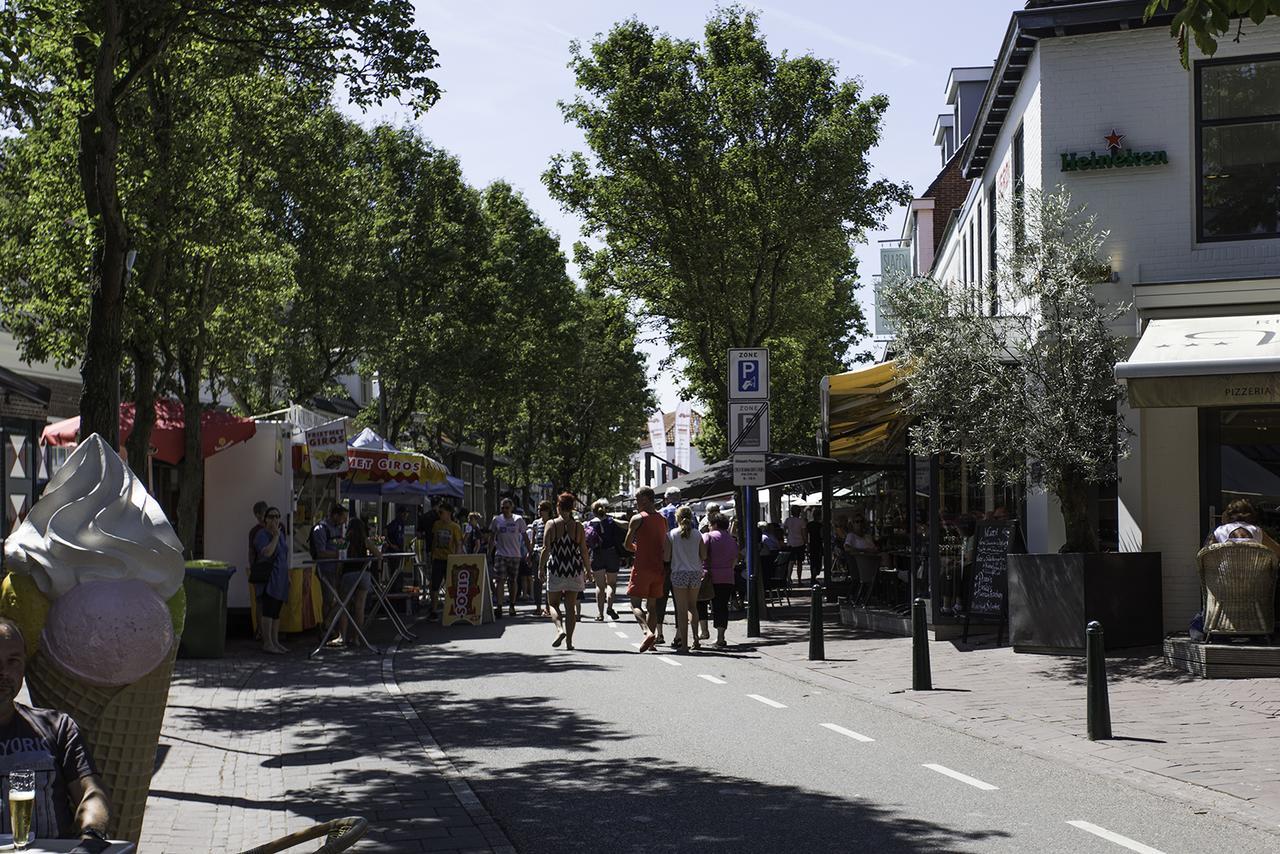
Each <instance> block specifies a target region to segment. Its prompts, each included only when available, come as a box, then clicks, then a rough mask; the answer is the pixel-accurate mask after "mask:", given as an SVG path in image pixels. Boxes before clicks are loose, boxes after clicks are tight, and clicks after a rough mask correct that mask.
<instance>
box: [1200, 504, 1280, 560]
mask: <svg viewBox="0 0 1280 854" xmlns="http://www.w3.org/2000/svg"><path fill="white" fill-rule="evenodd" d="M1257 521H1258V513H1257V511H1256V510H1255V509H1254V507H1253V504H1251V503H1250V502H1249V501H1248V500H1247V499H1244V498H1237V499H1236V500H1235V501H1232V502H1231V503H1230V504H1228V505H1227V509H1226V510H1223V511H1222V524H1221V525H1219V526H1218V527H1217V528H1215V529H1214V530H1213V533H1211V534H1210V535H1209V536H1208V538H1207V539H1206V540H1205V545H1206V546H1210V545H1213V544H1214V543H1225V542H1229V541H1231V540H1251V541H1253V542H1255V543H1262V545H1264V546H1266V547H1267V548H1269V549H1271V551H1272V552H1274V553H1275V554H1276V556H1277V557H1280V543H1277V542H1276V541H1275V540H1273V539H1272V538H1271V536H1270V535H1269V534H1267V532H1266V531H1264V530H1262V528H1260V527H1258V524H1257Z"/></svg>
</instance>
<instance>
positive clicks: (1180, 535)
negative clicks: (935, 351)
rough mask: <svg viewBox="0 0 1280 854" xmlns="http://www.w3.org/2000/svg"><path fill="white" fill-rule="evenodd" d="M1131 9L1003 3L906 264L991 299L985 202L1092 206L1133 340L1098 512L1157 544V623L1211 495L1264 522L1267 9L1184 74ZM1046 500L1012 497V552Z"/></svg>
mask: <svg viewBox="0 0 1280 854" xmlns="http://www.w3.org/2000/svg"><path fill="white" fill-rule="evenodd" d="M1145 6H1146V3H1145V2H1143V0H1111V2H1090V3H1063V2H1032V3H1028V4H1027V8H1025V9H1022V10H1018V11H1016V12H1014V13H1013V15H1012V20H1011V22H1010V25H1009V28H1008V30H1007V32H1006V34H1005V38H1004V41H1003V43H1002V45H1001V49H1000V54H999V58H998V60H997V63H996V65H995V67H994V70H993V71H992V73H991V77H990V82H989V83H988V84H987V85H986V86H985V88H984V92H983V96H982V101H981V105H980V107H979V109H978V111H977V114H976V117H975V118H974V120H973V125H972V130H971V131H970V132H969V133H968V134H967V137H966V138H964V140H963V143H962V145H963V147H962V148H960V149H959V150H958V154H959V156H960V158H961V160H960V167H961V169H962V174H963V177H964V178H965V179H966V180H968V181H969V182H970V183H969V187H968V194H967V196H966V197H965V199H964V202H963V204H962V205H961V206H960V207H959V208H958V209H956V210H953V211H951V212H949V213H948V212H947V211H939V210H934V211H933V212H932V216H933V217H938V216H942V217H947V216H950V217H951V219H950V221H949V223H948V226H947V229H946V232H945V235H944V236H943V238H942V240H941V243H940V244H939V245H938V246H937V248H936V251H935V252H934V253H933V257H932V258H930V259H929V260H930V262H931V269H930V270H927V271H925V270H922V271H921V272H929V273H930V274H931V275H932V276H933V277H934V278H935V279H938V280H940V281H946V282H951V283H954V284H955V285H956V286H958V287H965V288H967V289H969V290H970V292H971V293H972V297H973V302H974V305H975V306H976V307H978V308H980V310H982V311H984V312H987V313H992V314H999V313H1000V312H1001V311H1004V310H1007V307H1002V306H1000V305H998V304H995V300H994V298H993V294H992V293H991V291H990V290H989V289H988V287H987V282H988V280H989V279H988V277H989V276H990V274H991V271H992V268H993V265H994V264H995V263H996V251H995V250H996V248H997V247H999V246H1001V245H1003V244H1004V243H1005V242H1006V241H1008V240H1010V239H1011V235H1008V234H1005V233H1003V228H1002V227H1001V226H999V225H998V222H999V215H1000V211H1002V210H1003V209H1005V208H1006V206H1008V205H1013V204H1016V203H1017V199H1018V198H1019V194H1020V193H1021V192H1022V191H1024V190H1025V189H1029V188H1034V189H1040V190H1043V191H1045V192H1051V191H1053V190H1054V189H1055V188H1057V187H1058V186H1060V185H1061V186H1063V187H1065V188H1066V189H1067V190H1068V191H1069V192H1070V193H1071V196H1072V199H1073V201H1074V202H1075V203H1077V204H1083V205H1085V206H1087V209H1088V210H1089V211H1090V212H1091V213H1093V214H1096V215H1097V216H1098V224H1099V226H1100V227H1101V228H1103V229H1106V230H1107V231H1108V232H1109V235H1108V238H1107V240H1106V243H1105V244H1104V246H1103V254H1104V255H1105V256H1109V257H1110V262H1111V270H1112V280H1113V281H1112V283H1111V284H1110V285H1104V286H1103V287H1102V290H1101V292H1100V293H1101V296H1102V297H1103V298H1105V299H1109V300H1115V301H1119V302H1126V303H1131V304H1132V305H1133V306H1134V309H1135V310H1134V312H1133V314H1132V317H1131V318H1130V319H1129V320H1128V321H1126V326H1125V327H1124V328H1121V329H1118V330H1117V333H1118V334H1121V335H1123V336H1125V337H1126V338H1127V339H1129V340H1130V344H1131V345H1133V346H1137V348H1138V349H1137V352H1136V353H1135V355H1134V356H1133V357H1132V358H1131V359H1130V360H1129V362H1130V364H1129V365H1128V366H1126V365H1121V366H1118V369H1117V373H1118V375H1120V376H1122V377H1124V378H1126V379H1128V378H1130V377H1133V379H1130V380H1129V381H1130V384H1131V386H1130V402H1129V406H1127V407H1126V408H1125V410H1124V414H1125V419H1126V422H1127V424H1128V427H1129V428H1130V429H1131V430H1132V431H1133V436H1132V441H1131V452H1130V454H1129V456H1128V457H1127V458H1125V459H1123V460H1122V461H1121V463H1120V478H1119V483H1118V485H1117V487H1116V491H1115V494H1114V496H1109V498H1108V500H1109V502H1110V503H1109V509H1108V510H1105V511H1101V512H1102V515H1103V517H1104V518H1105V519H1106V520H1107V523H1108V524H1110V525H1113V526H1114V529H1113V530H1112V532H1111V533H1112V538H1113V539H1114V542H1115V545H1116V546H1118V548H1119V549H1120V550H1122V551H1158V552H1161V554H1162V565H1163V597H1164V602H1163V615H1164V616H1163V619H1164V623H1165V627H1166V628H1167V629H1169V630H1174V629H1185V628H1186V626H1187V623H1188V621H1189V620H1190V618H1191V616H1192V615H1193V614H1194V613H1195V612H1196V611H1197V610H1199V607H1200V586H1199V580H1198V576H1197V572H1196V552H1197V551H1198V549H1199V547H1200V545H1201V542H1202V540H1203V538H1204V536H1205V534H1206V533H1207V531H1208V530H1210V529H1211V526H1212V525H1213V524H1215V523H1214V521H1213V520H1214V519H1215V518H1216V516H1217V515H1218V514H1220V513H1221V510H1222V508H1223V507H1224V506H1225V504H1227V503H1228V502H1229V501H1231V500H1232V499H1233V498H1239V497H1245V498H1249V499H1250V500H1251V501H1253V502H1254V504H1255V505H1256V506H1258V507H1259V509H1260V511H1261V515H1262V516H1263V519H1262V520H1261V521H1262V523H1263V525H1264V527H1266V528H1270V529H1272V530H1273V531H1274V530H1276V529H1277V528H1278V527H1280V337H1277V336H1276V333H1280V19H1277V18H1274V17H1273V18H1269V19H1267V20H1266V21H1265V22H1264V23H1263V24H1262V25H1261V26H1254V25H1253V24H1251V23H1250V22H1248V21H1247V20H1246V21H1245V22H1244V24H1243V26H1242V38H1241V39H1240V40H1239V42H1235V41H1232V40H1231V39H1223V40H1221V41H1220V42H1219V47H1218V52H1217V53H1216V55H1215V56H1214V57H1212V58H1211V59H1207V58H1205V57H1203V56H1201V55H1197V52H1196V50H1195V48H1194V46H1193V47H1192V56H1191V69H1190V70H1185V69H1183V68H1182V66H1181V65H1180V63H1179V59H1178V53H1177V47H1176V44H1175V42H1174V41H1173V39H1172V38H1171V37H1170V34H1169V29H1168V24H1167V21H1166V20H1165V19H1164V18H1158V19H1156V20H1154V21H1152V22H1151V23H1149V24H1147V25H1144V24H1143V22H1142V15H1143V12H1144V9H1145ZM969 71H972V70H969ZM949 88H950V84H949ZM957 120H958V117H957ZM945 132H946V131H945V128H942V127H941V126H940V128H939V131H938V135H939V137H943V138H945ZM944 160H945V153H944ZM928 254H929V253H926V252H923V251H916V252H913V256H914V258H915V259H916V261H917V264H918V263H919V261H921V260H924V259H925V258H926V257H928ZM1153 323H1154V325H1153ZM1162 330H1163V331H1162ZM1144 336H1145V338H1144ZM1140 339H1142V340H1143V343H1142V344H1141V345H1139V343H1138V342H1139V340H1140ZM1273 339H1274V340H1273ZM1193 348H1194V349H1193ZM1130 349H1132V347H1131V348H1130ZM1166 351H1168V352H1166ZM1135 383H1138V384H1142V385H1137V384H1135ZM1052 505H1053V502H1052V500H1051V499H1050V498H1049V497H1047V496H1045V495H1044V494H1043V493H1033V494H1030V495H1029V496H1028V498H1027V507H1026V517H1027V518H1026V527H1027V538H1028V542H1027V546H1028V548H1029V550H1031V551H1045V552H1049V551H1056V550H1057V548H1058V547H1060V546H1061V544H1062V541H1063V530H1062V523H1061V516H1060V514H1059V513H1058V512H1057V510H1056V508H1055V507H1054V506H1052Z"/></svg>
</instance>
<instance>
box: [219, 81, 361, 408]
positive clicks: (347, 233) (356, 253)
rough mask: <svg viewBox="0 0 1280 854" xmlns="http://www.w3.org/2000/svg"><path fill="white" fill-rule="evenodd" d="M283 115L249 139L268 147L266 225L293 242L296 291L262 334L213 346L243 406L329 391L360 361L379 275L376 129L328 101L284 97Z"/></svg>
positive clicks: (270, 315)
mask: <svg viewBox="0 0 1280 854" xmlns="http://www.w3.org/2000/svg"><path fill="white" fill-rule="evenodd" d="M276 109H277V110H278V112H276V113H275V114H274V115H276V116H278V119H279V120H278V121H271V122H269V123H267V124H265V125H255V130H254V132H253V133H252V134H251V135H247V138H246V139H245V142H246V144H249V145H253V146H260V147H261V148H260V150H262V151H264V152H269V158H270V160H269V163H270V168H271V170H272V171H271V178H272V180H270V181H269V182H267V183H266V184H264V185H263V186H262V187H261V188H260V189H261V192H260V193H259V202H258V203H259V205H260V206H261V207H262V208H263V210H264V211H265V215H266V217H267V223H266V227H267V228H269V229H271V231H272V232H274V233H275V234H277V235H278V236H279V238H280V239H281V240H283V241H285V242H286V243H287V244H288V245H289V246H290V247H291V251H292V257H293V260H292V263H291V265H290V270H289V277H288V280H289V282H291V284H292V286H293V287H292V291H291V292H290V294H289V296H288V298H284V299H280V300H279V301H278V302H277V303H275V304H274V305H271V306H269V307H268V308H267V309H266V311H265V313H264V315H263V317H262V318H261V320H262V321H264V322H263V323H260V324H258V325H257V326H255V327H254V329H255V334H252V335H245V336H243V337H242V338H241V339H240V340H239V341H238V342H234V343H233V346H230V347H228V348H226V349H222V350H219V351H218V352H217V353H215V354H214V358H215V359H216V361H217V372H218V375H219V376H220V377H221V378H222V380H223V381H224V382H225V388H226V390H227V392H228V394H229V395H230V396H231V398H232V400H234V401H235V404H236V407H237V408H238V409H239V410H240V411H241V412H243V413H245V414H254V413H262V412H270V411H273V410H275V409H279V408H281V407H284V406H286V405H288V404H290V403H293V402H295V401H300V400H307V399H309V398H312V397H315V396H317V395H321V394H323V393H325V392H327V391H328V390H329V389H330V387H331V386H332V384H333V383H334V382H335V381H336V378H337V377H338V376H340V375H342V374H345V373H348V372H349V371H350V370H351V369H352V367H353V365H354V364H355V360H356V357H357V355H358V353H359V351H360V347H361V346H362V342H363V337H362V336H363V333H364V318H365V314H366V311H367V309H368V302H369V299H370V296H371V295H373V294H374V293H375V290H376V285H377V279H376V275H375V269H374V265H373V263H372V261H373V255H372V248H371V245H370V240H369V235H370V233H371V232H372V230H373V225H372V223H373V205H372V204H371V199H372V197H373V188H372V178H371V176H370V173H369V169H368V146H369V135H368V133H367V132H366V131H365V130H364V129H363V128H361V127H360V126H359V125H358V124H356V123H355V122H353V121H351V120H350V119H348V118H346V117H345V116H343V115H342V114H341V113H339V112H338V110H337V109H335V108H334V107H333V106H332V105H330V104H328V103H327V102H326V101H324V100H321V101H320V102H319V103H316V102H314V101H312V100H311V99H309V98H304V97H298V98H296V99H293V100H286V99H285V96H284V93H281V96H280V99H279V100H277V102H276Z"/></svg>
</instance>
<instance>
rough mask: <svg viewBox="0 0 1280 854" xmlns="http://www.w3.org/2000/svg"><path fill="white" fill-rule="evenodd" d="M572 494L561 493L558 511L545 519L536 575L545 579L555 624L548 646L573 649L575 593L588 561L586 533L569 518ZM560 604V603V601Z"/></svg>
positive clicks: (577, 523)
mask: <svg viewBox="0 0 1280 854" xmlns="http://www.w3.org/2000/svg"><path fill="white" fill-rule="evenodd" d="M573 503H574V497H573V495H571V494H570V493H567V492H566V493H564V494H563V495H561V496H560V497H559V499H557V500H556V510H557V512H558V514H559V515H557V516H556V518H554V519H552V520H551V521H550V522H548V523H547V526H546V529H545V530H544V532H543V535H542V561H541V565H540V566H539V567H538V578H539V579H541V580H543V581H545V583H546V587H547V604H548V605H550V606H551V620H552V622H553V623H555V626H556V639H555V642H554V643H552V644H551V645H552V646H555V647H558V646H560V645H561V644H564V645H565V648H566V649H573V629H574V626H576V625H577V622H578V621H577V614H576V609H577V604H578V594H579V593H581V592H582V588H583V587H584V586H585V585H586V573H587V566H588V564H589V563H590V561H591V558H590V555H589V552H588V551H587V537H586V534H585V533H584V532H583V530H582V525H581V523H579V522H578V521H577V520H576V519H574V518H573ZM562 602H563V603H564V604H563V608H562V607H561V603H562Z"/></svg>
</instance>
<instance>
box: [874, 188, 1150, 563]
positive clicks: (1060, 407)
mask: <svg viewBox="0 0 1280 854" xmlns="http://www.w3.org/2000/svg"><path fill="white" fill-rule="evenodd" d="M1025 207H1026V211H1027V215H1026V217H1025V219H1024V227H1025V232H1024V233H1025V239H1024V241H1023V243H1022V246H1021V248H1019V249H1017V250H1011V251H1007V252H1002V253H1001V258H1000V263H999V264H998V265H997V270H998V271H999V272H998V274H997V280H996V282H995V284H996V288H997V294H998V296H999V304H1000V305H1001V306H1009V307H1012V310H1011V311H1010V312H1009V313H1008V314H1005V315H1002V316H999V317H990V316H988V315H987V313H986V312H983V311H975V310H974V306H973V302H974V301H973V299H972V295H971V294H969V293H967V292H966V291H965V289H963V288H959V287H956V286H955V285H954V284H948V283H944V282H937V281H934V280H932V279H928V278H915V279H911V278H904V279H899V280H897V281H889V282H886V283H885V285H884V287H883V290H882V294H883V296H884V298H885V300H886V302H887V305H888V308H889V311H890V313H891V314H892V316H893V318H894V324H895V327H896V329H897V331H898V336H897V339H896V342H895V346H896V347H897V348H898V351H899V353H900V357H899V358H900V360H901V363H902V365H903V366H904V369H905V370H906V372H907V383H906V386H907V389H906V391H905V393H904V395H903V405H904V408H905V410H906V412H907V414H908V415H909V416H910V417H911V418H912V420H913V424H914V426H913V427H912V430H911V440H912V444H913V446H914V447H915V450H916V452H917V453H920V454H933V453H947V454H956V455H958V456H960V457H962V458H964V459H965V460H967V461H968V462H969V464H970V465H971V467H972V468H973V470H974V471H978V472H981V473H982V476H983V477H985V478H986V479H987V480H988V481H990V482H994V483H996V484H999V485H1006V484H1008V485H1013V486H1015V487H1017V486H1020V485H1021V484H1025V483H1027V482H1028V481H1029V479H1032V478H1038V479H1039V482H1040V483H1041V484H1042V485H1043V486H1044V487H1045V488H1046V489H1048V491H1049V492H1050V493H1052V494H1053V495H1054V496H1055V497H1056V498H1057V499H1058V501H1059V504H1060V506H1061V508H1062V514H1063V519H1064V521H1065V523H1066V534H1067V545H1066V547H1067V549H1068V550H1070V551H1095V550H1096V549H1097V545H1098V536H1097V531H1096V530H1095V529H1094V528H1093V527H1092V525H1091V524H1090V522H1089V504H1088V497H1089V487H1090V485H1092V484H1099V483H1109V482H1114V479H1115V476H1116V470H1115V461H1116V458H1117V455H1118V454H1122V453H1123V452H1124V429H1123V423H1122V420H1121V417H1120V415H1119V414H1118V413H1117V408H1116V406H1117V403H1118V402H1119V401H1120V400H1121V399H1122V396H1123V389H1122V388H1121V386H1120V384H1119V383H1118V382H1117V381H1116V379H1115V376H1114V374H1113V371H1114V369H1115V365H1116V363H1117V362H1118V361H1120V360H1121V358H1122V357H1123V352H1122V347H1123V342H1122V339H1121V338H1120V337H1119V336H1117V335H1114V334H1112V332H1111V331H1110V330H1109V328H1108V327H1109V325H1110V324H1112V323H1114V322H1116V321H1118V320H1119V318H1121V317H1122V316H1123V315H1124V314H1125V312H1126V311H1127V306H1124V305H1118V304H1113V305H1107V306H1104V305H1102V304H1101V303H1100V302H1099V301H1098V299H1097V297H1096V296H1095V291H1094V289H1095V286H1096V285H1097V283H1099V282H1103V281H1105V280H1106V270H1107V267H1106V265H1104V264H1101V263H1100V262H1099V252H1100V250H1101V247H1102V244H1103V241H1104V240H1105V239H1106V233H1105V232H1099V231H1098V230H1097V225H1096V219H1095V218H1094V217H1092V216H1086V215H1085V214H1084V212H1083V210H1082V209H1079V208H1074V207H1072V204H1071V199H1070V196H1069V195H1067V194H1066V192H1065V191H1061V192H1059V193H1053V194H1048V195H1042V194H1040V193H1039V192H1035V191H1029V192H1028V194H1027V198H1026V204H1025ZM1014 215H1015V214H1014V212H1013V211H1011V210H1006V211H1005V212H1004V213H1003V215H1002V221H1003V223H1004V225H1005V229H1004V230H1005V233H1009V234H1012V233H1013V226H1014V223H1013V216H1014Z"/></svg>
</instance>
